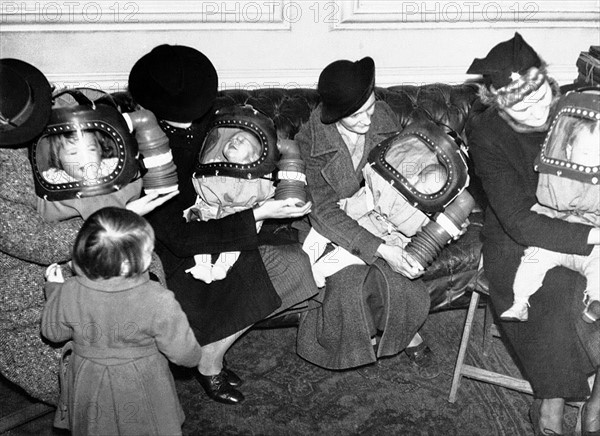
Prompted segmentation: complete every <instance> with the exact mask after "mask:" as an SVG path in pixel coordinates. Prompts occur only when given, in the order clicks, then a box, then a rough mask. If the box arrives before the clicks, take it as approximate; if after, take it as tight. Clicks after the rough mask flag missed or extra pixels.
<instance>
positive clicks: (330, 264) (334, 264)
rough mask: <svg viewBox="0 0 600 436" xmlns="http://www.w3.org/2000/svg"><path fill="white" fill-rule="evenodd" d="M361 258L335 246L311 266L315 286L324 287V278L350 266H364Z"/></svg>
mask: <svg viewBox="0 0 600 436" xmlns="http://www.w3.org/2000/svg"><path fill="white" fill-rule="evenodd" d="M364 264H365V263H364V262H363V261H362V259H361V258H359V257H357V256H355V255H353V254H352V253H350V252H349V251H348V250H346V249H344V248H342V247H339V246H336V247H335V249H334V250H333V251H331V252H329V253H327V254H326V255H325V256H323V257H321V258H320V259H319V260H318V261H317V262H316V263H315V264H314V265H313V275H314V276H315V282H317V286H318V287H319V288H322V287H323V286H325V278H327V277H329V276H332V275H333V274H335V273H336V272H338V271H341V270H342V269H344V268H346V267H347V266H350V265H364Z"/></svg>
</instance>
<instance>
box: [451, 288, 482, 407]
mask: <svg viewBox="0 0 600 436" xmlns="http://www.w3.org/2000/svg"><path fill="white" fill-rule="evenodd" d="M478 304H479V293H477V292H475V291H473V294H472V295H471V302H470V303H469V310H468V311H467V317H466V319H465V326H464V329H463V334H462V338H461V340H460V348H459V350H458V357H457V358H456V365H455V366H454V376H453V378H452V386H451V387H450V395H449V396H448V401H449V402H451V403H454V402H455V401H456V395H457V393H458V388H459V386H460V380H461V377H462V369H463V365H464V361H465V357H466V354H467V347H468V345H469V338H470V336H471V328H472V327H473V319H474V318H475V311H476V310H477V305H478Z"/></svg>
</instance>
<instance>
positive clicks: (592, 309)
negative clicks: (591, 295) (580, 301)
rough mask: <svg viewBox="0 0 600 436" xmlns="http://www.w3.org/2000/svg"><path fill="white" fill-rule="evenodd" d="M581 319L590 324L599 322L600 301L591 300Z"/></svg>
mask: <svg viewBox="0 0 600 436" xmlns="http://www.w3.org/2000/svg"><path fill="white" fill-rule="evenodd" d="M581 317H582V318H583V320H584V321H585V322H587V323H589V324H592V323H594V322H596V321H598V320H599V319H600V301H598V300H590V302H589V303H588V305H587V307H586V308H585V309H584V311H583V314H582V316H581Z"/></svg>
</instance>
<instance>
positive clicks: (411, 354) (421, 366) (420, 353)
mask: <svg viewBox="0 0 600 436" xmlns="http://www.w3.org/2000/svg"><path fill="white" fill-rule="evenodd" d="M404 352H405V353H406V355H407V356H408V359H409V360H410V361H411V363H412V364H413V365H414V366H415V367H416V368H417V371H418V373H419V375H420V376H421V377H423V378H426V379H432V378H436V377H437V376H438V375H440V374H441V372H442V369H441V368H440V364H439V362H438V360H437V358H436V357H435V354H433V351H431V348H429V347H428V346H427V344H426V343H425V341H423V342H421V343H420V344H419V345H416V346H414V347H407V348H405V349H404Z"/></svg>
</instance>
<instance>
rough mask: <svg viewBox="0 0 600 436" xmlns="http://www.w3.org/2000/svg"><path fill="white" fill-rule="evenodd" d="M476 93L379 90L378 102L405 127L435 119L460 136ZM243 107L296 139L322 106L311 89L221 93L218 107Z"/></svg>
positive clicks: (441, 88)
mask: <svg viewBox="0 0 600 436" xmlns="http://www.w3.org/2000/svg"><path fill="white" fill-rule="evenodd" d="M476 93H477V86H476V85H475V84H461V85H448V84H443V83H436V84H431V85H422V86H414V85H402V86H392V87H389V88H375V94H376V97H377V99H379V100H383V101H385V102H386V103H388V104H389V105H390V106H391V108H392V109H393V110H394V111H395V112H396V113H397V114H398V116H399V117H400V124H401V125H402V127H405V126H406V125H408V124H410V123H412V122H414V121H417V120H423V119H432V120H434V121H436V122H441V123H442V124H445V125H446V126H448V127H450V128H451V129H452V130H454V131H456V132H459V133H462V131H463V128H464V125H465V122H466V119H467V115H468V113H469V108H470V107H471V105H472V103H473V101H474V100H475V99H476ZM241 103H248V104H251V105H252V106H254V107H255V108H256V109H258V110H260V111H261V112H264V113H265V114H266V115H268V116H269V117H271V118H272V119H273V121H274V122H275V125H276V126H277V129H278V135H279V137H280V138H286V139H287V138H289V139H293V138H294V136H295V135H296V133H298V130H299V129H300V126H301V125H302V123H304V122H306V121H308V118H309V117H310V113H311V111H312V110H313V109H314V108H315V107H316V106H317V105H318V104H319V95H318V94H317V91H316V90H314V89H307V88H291V89H283V88H260V89H255V90H240V89H231V90H224V91H221V92H219V94H218V97H217V103H216V106H217V108H219V107H223V106H227V105H230V104H241Z"/></svg>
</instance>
